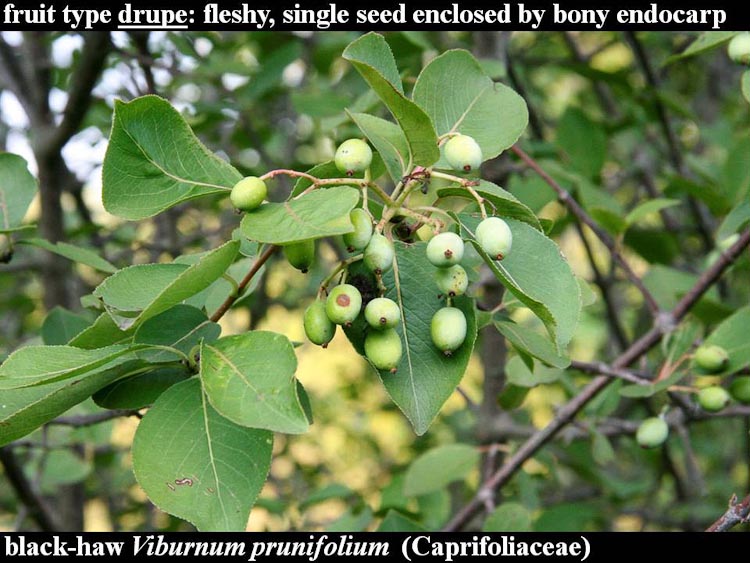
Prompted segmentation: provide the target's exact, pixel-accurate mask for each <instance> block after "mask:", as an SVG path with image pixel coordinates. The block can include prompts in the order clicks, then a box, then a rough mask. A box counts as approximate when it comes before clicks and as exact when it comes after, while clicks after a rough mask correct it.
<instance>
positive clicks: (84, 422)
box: [48, 409, 142, 428]
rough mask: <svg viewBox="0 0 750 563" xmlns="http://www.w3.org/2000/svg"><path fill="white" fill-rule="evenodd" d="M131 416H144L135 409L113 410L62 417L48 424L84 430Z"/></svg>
mask: <svg viewBox="0 0 750 563" xmlns="http://www.w3.org/2000/svg"><path fill="white" fill-rule="evenodd" d="M130 416H135V417H138V418H140V417H141V416H142V415H141V413H140V412H139V411H138V410H134V409H113V410H108V411H104V412H97V413H94V414H83V415H79V416H61V417H58V418H56V419H54V420H52V421H50V422H48V424H52V425H54V426H72V427H74V428H84V427H86V426H94V425H95V424H101V423H102V422H107V421H108V420H114V419H115V418H124V417H130Z"/></svg>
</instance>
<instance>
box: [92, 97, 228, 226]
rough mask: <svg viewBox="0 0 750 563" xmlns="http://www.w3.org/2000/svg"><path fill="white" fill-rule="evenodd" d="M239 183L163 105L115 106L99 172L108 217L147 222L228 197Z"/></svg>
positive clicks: (143, 101)
mask: <svg viewBox="0 0 750 563" xmlns="http://www.w3.org/2000/svg"><path fill="white" fill-rule="evenodd" d="M240 179H242V176H241V175H240V173H239V172H237V170H235V169H234V168H233V167H232V166H231V165H230V164H229V163H227V162H225V161H224V160H222V159H220V158H218V157H217V156H216V155H214V154H212V153H211V152H210V151H209V150H208V149H207V148H206V147H205V146H204V145H203V144H202V143H201V142H200V141H199V140H198V138H197V137H196V136H195V134H194V133H193V131H192V130H191V129H190V126H189V125H188V124H187V123H186V122H185V120H184V119H183V118H182V116H181V115H180V114H179V112H178V111H177V110H176V109H175V108H174V107H172V105H171V104H170V103H169V102H167V101H166V100H164V99H162V98H159V97H157V96H143V97H141V98H137V99H135V100H133V101H132V102H127V103H125V102H120V101H117V102H115V113H114V118H113V121H112V132H111V134H110V138H109V146H108V147H107V152H106V155H105V157H104V165H103V169H102V200H103V202H104V207H105V209H107V211H109V212H110V213H112V214H114V215H117V216H119V217H123V218H125V219H130V220H138V219H145V218H146V217H151V216H153V215H156V214H157V213H160V212H162V211H164V210H165V209H168V208H170V207H172V206H173V205H176V204H178V203H181V202H183V201H187V200H190V199H194V198H196V197H201V196H205V195H211V194H220V193H225V194H227V195H228V194H229V190H231V188H232V187H233V186H234V184H236V183H237V182H238V181H239V180H240Z"/></svg>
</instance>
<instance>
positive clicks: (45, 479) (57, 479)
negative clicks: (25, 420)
mask: <svg viewBox="0 0 750 563" xmlns="http://www.w3.org/2000/svg"><path fill="white" fill-rule="evenodd" d="M24 470H25V473H26V476H27V477H28V478H29V479H30V480H32V481H36V482H37V483H39V487H40V489H41V491H42V492H43V493H44V494H48V495H54V494H56V493H57V492H58V487H60V486H61V485H71V484H73V483H80V482H81V481H83V480H85V479H86V478H87V477H88V476H89V475H90V474H91V470H92V464H91V462H90V461H88V460H87V459H85V458H83V457H81V456H80V454H76V453H74V452H72V451H70V450H50V451H46V452H44V454H43V455H42V454H41V453H40V455H38V456H36V458H35V459H34V460H33V461H32V462H31V463H29V464H28V465H26V467H24Z"/></svg>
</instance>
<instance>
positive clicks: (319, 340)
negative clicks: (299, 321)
mask: <svg viewBox="0 0 750 563" xmlns="http://www.w3.org/2000/svg"><path fill="white" fill-rule="evenodd" d="M304 326H305V334H306V335H307V338H308V340H309V341H310V342H312V343H313V344H317V345H318V346H322V347H323V348H326V347H328V343H329V342H330V341H331V340H333V335H334V334H336V325H335V324H333V323H332V322H331V319H329V318H328V314H327V313H326V305H325V303H323V301H320V300H315V301H314V302H313V303H312V304H311V305H310V306H309V307H308V308H307V309H306V310H305V316H304Z"/></svg>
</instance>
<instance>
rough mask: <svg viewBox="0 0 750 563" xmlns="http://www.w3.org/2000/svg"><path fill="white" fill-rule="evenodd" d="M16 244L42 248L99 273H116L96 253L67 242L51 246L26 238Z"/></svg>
mask: <svg viewBox="0 0 750 563" xmlns="http://www.w3.org/2000/svg"><path fill="white" fill-rule="evenodd" d="M18 244H29V245H31V246H36V247H37V248H43V249H44V250H48V251H49V252H53V253H54V254H57V255H59V256H62V257H64V258H67V259H68V260H72V261H73V262H77V263H79V264H85V265H86V266H90V267H92V268H94V269H95V270H99V271H100V272H105V273H107V274H113V273H115V272H116V271H117V268H116V267H115V266H114V265H112V264H110V263H109V262H107V261H106V260H105V259H104V258H102V257H101V256H99V255H98V254H97V253H96V252H94V251H93V250H91V249H88V248H81V247H80V246H74V245H72V244H68V243H67V242H58V243H56V244H52V243H51V242H49V241H46V240H44V239H40V238H27V239H23V240H20V241H18Z"/></svg>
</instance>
